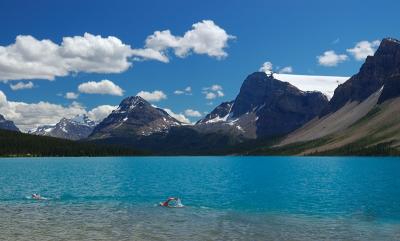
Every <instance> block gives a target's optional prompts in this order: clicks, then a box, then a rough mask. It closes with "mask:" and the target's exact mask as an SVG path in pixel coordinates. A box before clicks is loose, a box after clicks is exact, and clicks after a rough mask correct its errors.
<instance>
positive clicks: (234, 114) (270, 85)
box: [197, 72, 328, 138]
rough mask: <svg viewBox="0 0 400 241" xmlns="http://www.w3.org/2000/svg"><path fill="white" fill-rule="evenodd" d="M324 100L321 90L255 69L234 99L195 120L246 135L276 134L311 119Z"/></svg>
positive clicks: (321, 106) (262, 135) (325, 102)
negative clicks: (300, 86) (310, 89)
mask: <svg viewBox="0 0 400 241" xmlns="http://www.w3.org/2000/svg"><path fill="white" fill-rule="evenodd" d="M327 103H328V100H327V98H326V97H325V96H324V95H323V94H322V93H320V92H304V91H301V90H299V89H297V88H296V87H295V86H293V85H291V84H289V83H287V82H282V81H280V80H277V79H274V78H273V77H271V76H267V74H265V73H264V72H255V73H253V74H251V75H249V76H248V77H247V78H246V80H245V81H244V83H243V85H242V87H241V89H240V93H239V95H238V96H237V97H236V99H235V100H234V101H233V102H228V103H223V104H221V105H220V106H218V107H217V108H216V109H215V110H214V111H213V112H211V113H210V115H208V116H206V118H204V119H203V120H200V121H199V122H198V123H197V124H198V125H203V126H204V125H205V124H209V125H211V124H213V125H214V126H215V128H222V127H223V126H225V127H226V126H227V125H229V126H231V127H236V128H237V129H238V130H242V132H243V135H244V136H247V137H248V138H259V137H268V136H277V135H283V134H286V133H288V132H291V131H293V130H295V129H296V128H298V127H300V126H301V125H303V124H304V123H306V122H307V121H309V120H311V119H312V118H314V117H315V116H317V115H318V114H319V113H320V111H321V110H322V109H323V108H325V107H326V105H327ZM219 113H221V114H223V115H219ZM216 123H218V125H217V124H216ZM203 128H204V127H203ZM209 129H210V128H209ZM209 131H210V130H209Z"/></svg>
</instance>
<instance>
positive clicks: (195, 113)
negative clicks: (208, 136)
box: [185, 109, 201, 117]
mask: <svg viewBox="0 0 400 241" xmlns="http://www.w3.org/2000/svg"><path fill="white" fill-rule="evenodd" d="M185 115H187V116H190V117H200V116H201V113H200V112H199V111H197V110H193V109H187V110H185Z"/></svg>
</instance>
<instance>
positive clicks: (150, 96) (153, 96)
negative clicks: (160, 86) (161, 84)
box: [136, 90, 167, 102]
mask: <svg viewBox="0 0 400 241" xmlns="http://www.w3.org/2000/svg"><path fill="white" fill-rule="evenodd" d="M136 95H137V96H140V97H142V98H143V99H145V100H147V101H150V102H158V101H161V100H165V99H167V95H166V94H165V93H164V92H162V91H161V90H154V91H153V92H149V91H143V90H142V91H140V92H139V93H137V94H136Z"/></svg>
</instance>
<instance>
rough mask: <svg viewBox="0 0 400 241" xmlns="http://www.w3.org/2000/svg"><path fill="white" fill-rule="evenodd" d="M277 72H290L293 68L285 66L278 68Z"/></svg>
mask: <svg viewBox="0 0 400 241" xmlns="http://www.w3.org/2000/svg"><path fill="white" fill-rule="evenodd" d="M278 73H280V74H290V73H293V68H292V66H286V67H284V68H282V69H280V70H279V71H278Z"/></svg>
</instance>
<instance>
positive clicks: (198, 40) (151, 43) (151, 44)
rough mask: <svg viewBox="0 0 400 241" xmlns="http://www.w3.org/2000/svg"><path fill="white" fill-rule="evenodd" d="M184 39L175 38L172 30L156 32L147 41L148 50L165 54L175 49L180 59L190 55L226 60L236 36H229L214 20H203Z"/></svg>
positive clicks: (194, 25)
mask: <svg viewBox="0 0 400 241" xmlns="http://www.w3.org/2000/svg"><path fill="white" fill-rule="evenodd" d="M192 27H193V29H191V30H189V31H187V32H186V33H185V34H184V35H183V36H182V37H180V36H175V35H173V34H172V33H171V31H170V30H164V31H155V32H154V33H153V34H152V35H150V36H148V37H147V39H146V48H150V49H154V50H157V51H159V52H160V53H163V54H162V55H165V54H164V53H165V51H168V49H173V50H174V53H175V55H176V56H178V57H181V58H183V57H186V56H187V55H189V54H190V53H196V54H206V55H208V56H211V57H216V58H224V57H226V56H227V55H228V54H227V53H226V52H225V48H227V47H228V40H230V39H234V38H235V36H232V35H229V34H228V33H227V32H226V31H225V30H224V29H222V28H221V27H219V26H218V25H216V24H215V23H214V21H212V20H203V21H201V22H198V23H195V24H193V25H192Z"/></svg>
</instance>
